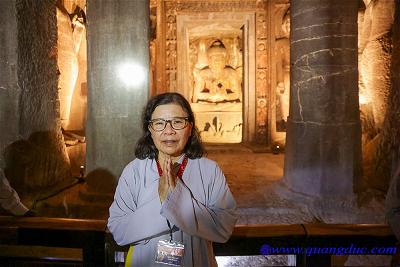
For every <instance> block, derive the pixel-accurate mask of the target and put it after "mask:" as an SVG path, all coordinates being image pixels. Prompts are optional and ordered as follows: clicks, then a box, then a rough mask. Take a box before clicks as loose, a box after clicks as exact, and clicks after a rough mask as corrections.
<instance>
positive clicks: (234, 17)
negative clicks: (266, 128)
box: [167, 12, 255, 143]
mask: <svg viewBox="0 0 400 267" xmlns="http://www.w3.org/2000/svg"><path fill="white" fill-rule="evenodd" d="M176 24H177V40H176V43H177V51H178V54H179V56H178V57H177V60H178V62H177V88H183V92H181V93H183V94H184V95H185V97H186V98H187V99H189V101H190V103H191V106H192V108H193V111H194V112H195V116H196V124H197V127H198V129H199V131H200V135H201V138H202V140H203V141H204V142H207V143H241V142H243V141H248V139H249V135H251V133H254V123H251V122H254V121H255V119H254V118H255V112H254V110H255V93H254V88H255V57H254V54H255V48H254V46H251V45H248V44H249V43H250V44H254V42H255V14H254V13H243V12H235V13H233V12H232V13H225V12H218V13H214V12H207V13H196V14H178V15H177V16H176ZM171 43H172V42H170V43H169V44H168V45H167V46H169V45H170V44H171ZM244 121H245V122H250V123H246V124H245V123H244ZM245 133H248V135H246V134H245ZM246 139H247V140H246Z"/></svg>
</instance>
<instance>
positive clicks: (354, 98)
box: [284, 0, 361, 198]
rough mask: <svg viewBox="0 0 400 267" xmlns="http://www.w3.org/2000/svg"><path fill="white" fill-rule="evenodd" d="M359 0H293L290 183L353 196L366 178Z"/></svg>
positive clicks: (315, 192) (305, 190) (320, 193)
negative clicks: (362, 167)
mask: <svg viewBox="0 0 400 267" xmlns="http://www.w3.org/2000/svg"><path fill="white" fill-rule="evenodd" d="M357 7H358V2H357V1H356V0H337V1H332V0H307V1H303V0H292V1H291V22H292V23H291V49H290V54H291V77H290V79H291V93H290V112H289V119H288V128H287V139H286V154H285V169H284V172H285V177H284V182H285V184H286V185H287V186H288V187H289V188H290V189H292V190H293V191H296V192H299V193H302V194H305V195H309V196H313V197H325V198H329V197H334V198H351V197H352V195H353V185H354V182H355V180H356V179H358V177H359V176H360V164H361V163H360V157H361V145H360V142H361V132H360V131H361V129H360V118H359V105H358V85H357V82H358V79H357Z"/></svg>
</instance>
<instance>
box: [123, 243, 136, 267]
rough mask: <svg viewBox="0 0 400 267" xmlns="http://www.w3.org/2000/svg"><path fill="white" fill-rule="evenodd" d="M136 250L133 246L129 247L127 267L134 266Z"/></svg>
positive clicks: (126, 260)
mask: <svg viewBox="0 0 400 267" xmlns="http://www.w3.org/2000/svg"><path fill="white" fill-rule="evenodd" d="M134 248H135V246H132V245H131V246H130V247H129V250H128V254H127V255H126V259H125V267H129V266H131V265H132V259H133V249H134Z"/></svg>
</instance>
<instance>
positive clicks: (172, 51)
mask: <svg viewBox="0 0 400 267" xmlns="http://www.w3.org/2000/svg"><path fill="white" fill-rule="evenodd" d="M167 55H168V58H167V69H175V68H176V45H175V43H173V42H169V43H168V51H167Z"/></svg>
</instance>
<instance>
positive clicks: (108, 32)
mask: <svg viewBox="0 0 400 267" xmlns="http://www.w3.org/2000/svg"><path fill="white" fill-rule="evenodd" d="M149 21H150V19H149V1H148V0H140V1H136V0H135V1H98V0H88V1H87V22H88V28H87V38H88V40H87V41H88V119H87V133H86V136H87V155H86V159H87V172H92V171H94V170H96V172H95V173H96V175H95V176H96V177H95V178H96V179H102V178H103V177H105V178H104V179H103V180H102V181H103V182H109V181H110V180H113V179H112V177H119V175H120V174H121V171H122V168H123V167H124V166H125V165H126V164H127V163H128V162H129V161H131V160H133V159H134V148H135V144H136V141H137V139H138V138H139V137H140V135H141V132H142V130H141V113H142V109H143V106H144V105H145V103H146V102H147V99H148V94H149V88H148V68H149V34H148V33H149ZM121 68H122V69H121ZM135 69H138V70H143V72H141V73H134V70H135ZM121 70H123V72H122V73H124V74H125V75H126V74H127V76H124V77H122V76H121V75H120V74H121V72H120V71H121ZM121 78H122V79H121ZM124 78H127V80H124ZM132 78H133V79H132ZM138 79H143V81H142V82H141V83H140V84H137V83H136V82H137V80H138ZM124 81H125V83H124ZM131 82H132V83H131ZM102 175H103V177H102ZM96 183H97V184H98V183H101V182H100V181H98V180H97V182H96ZM104 184H106V183H104ZM103 188H105V189H108V190H110V191H112V190H113V188H112V187H109V188H107V185H103Z"/></svg>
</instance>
